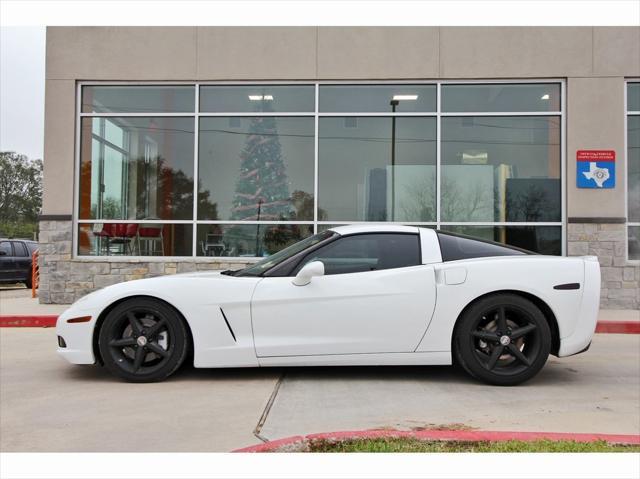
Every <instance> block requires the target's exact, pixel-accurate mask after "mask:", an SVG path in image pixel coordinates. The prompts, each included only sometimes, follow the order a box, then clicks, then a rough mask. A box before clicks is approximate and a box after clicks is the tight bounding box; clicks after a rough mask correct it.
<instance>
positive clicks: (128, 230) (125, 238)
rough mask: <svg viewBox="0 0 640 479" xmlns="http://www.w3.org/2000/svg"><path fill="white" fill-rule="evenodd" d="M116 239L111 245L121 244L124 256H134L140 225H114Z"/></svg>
mask: <svg viewBox="0 0 640 479" xmlns="http://www.w3.org/2000/svg"><path fill="white" fill-rule="evenodd" d="M113 226H114V227H115V228H114V235H113V236H114V239H112V240H111V244H121V245H122V254H127V251H128V253H129V254H131V255H132V254H133V251H134V250H133V247H134V244H135V243H134V238H135V237H136V235H137V234H138V225H137V224H135V223H114V225H113Z"/></svg>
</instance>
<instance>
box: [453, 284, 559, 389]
mask: <svg viewBox="0 0 640 479" xmlns="http://www.w3.org/2000/svg"><path fill="white" fill-rule="evenodd" d="M454 334H455V335H454V342H453V347H454V354H455V358H456V359H457V361H458V363H459V364H460V365H461V366H462V367H463V368H464V369H465V370H466V371H467V372H468V373H469V374H471V375H472V376H474V377H476V378H477V379H480V380H481V381H484V382H486V383H489V384H495V385H499V386H512V385H515V384H519V383H522V382H524V381H526V380H528V379H531V378H532V377H533V376H535V375H536V374H537V373H538V371H540V369H541V368H542V366H544V364H545V362H546V361H547V358H548V357H549V351H550V349H551V331H550V329H549V325H548V323H547V321H546V319H545V317H544V315H543V314H542V312H541V311H540V309H539V308H538V307H537V306H536V305H535V304H533V303H532V302H531V301H529V300H527V299H525V298H523V297H521V296H518V295H515V294H496V295H492V296H488V297H485V298H483V299H481V300H479V301H477V302H476V303H474V304H472V305H471V306H470V307H469V308H468V309H467V310H466V311H465V313H464V314H463V315H462V316H461V318H460V320H459V323H458V324H457V325H456V330H455V333H454Z"/></svg>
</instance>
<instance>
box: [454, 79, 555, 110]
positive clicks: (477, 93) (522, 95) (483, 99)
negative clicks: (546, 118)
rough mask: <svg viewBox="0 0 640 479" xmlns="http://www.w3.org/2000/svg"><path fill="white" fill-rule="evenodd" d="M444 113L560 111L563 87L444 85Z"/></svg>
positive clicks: (549, 84)
mask: <svg viewBox="0 0 640 479" xmlns="http://www.w3.org/2000/svg"><path fill="white" fill-rule="evenodd" d="M442 111H444V112H484V111H491V112H511V111H522V112H528V111H560V84H559V83H523V84H502V83H501V84H489V85H477V84H475V85H474V84H460V85H442Z"/></svg>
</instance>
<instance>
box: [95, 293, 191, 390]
mask: <svg viewBox="0 0 640 479" xmlns="http://www.w3.org/2000/svg"><path fill="white" fill-rule="evenodd" d="M98 345H99V348H100V354H101V356H102V360H103V362H104V365H105V366H106V367H107V368H108V369H109V371H111V372H112V373H113V374H114V375H116V376H118V377H120V378H122V379H124V380H126V381H131V382H154V381H161V380H163V379H166V378H167V377H169V376H170V375H171V374H173V373H174V372H175V371H176V369H178V368H179V367H180V365H181V364H182V363H183V361H184V359H185V357H186V354H187V350H188V333H187V330H186V327H185V324H184V322H183V321H182V318H180V317H179V315H178V313H176V311H175V310H173V308H171V307H170V306H169V305H167V304H166V303H163V302H161V301H158V300H155V299H152V298H132V299H129V300H126V301H124V302H122V303H120V304H118V305H117V306H116V307H115V308H113V310H111V311H110V312H109V314H108V315H107V317H106V318H105V320H104V323H103V324H102V327H101V329H100V333H99V336H98Z"/></svg>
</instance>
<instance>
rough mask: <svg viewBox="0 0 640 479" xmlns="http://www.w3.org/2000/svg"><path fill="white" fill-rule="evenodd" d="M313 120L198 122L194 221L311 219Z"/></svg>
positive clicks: (295, 118) (225, 120) (290, 118)
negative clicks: (197, 219)
mask: <svg viewBox="0 0 640 479" xmlns="http://www.w3.org/2000/svg"><path fill="white" fill-rule="evenodd" d="M313 136H314V119H313V118H312V117H269V116H261V117H243V118H238V117H235V118H227V117H214V118H201V119H200V135H199V142H200V146H199V155H200V156H199V165H198V167H199V193H198V196H199V198H198V218H199V219H201V220H247V221H260V220H263V221H296V220H298V221H307V220H313V203H314V200H313V188H314V185H313V183H314V182H313V174H314V154H313V149H314V137H313Z"/></svg>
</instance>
